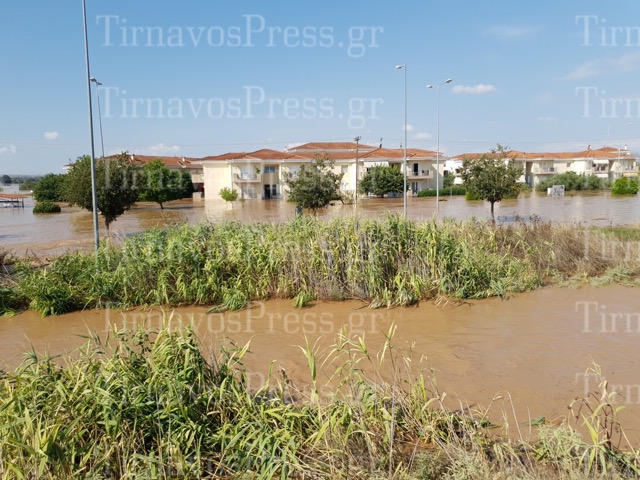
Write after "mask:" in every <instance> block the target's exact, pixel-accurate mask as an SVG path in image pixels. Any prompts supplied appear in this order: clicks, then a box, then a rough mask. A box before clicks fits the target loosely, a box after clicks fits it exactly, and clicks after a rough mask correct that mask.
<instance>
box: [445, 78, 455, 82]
mask: <svg viewBox="0 0 640 480" xmlns="http://www.w3.org/2000/svg"><path fill="white" fill-rule="evenodd" d="M451 82H453V79H452V78H447V79H446V80H445V81H444V83H451Z"/></svg>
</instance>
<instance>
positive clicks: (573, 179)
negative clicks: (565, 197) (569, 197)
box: [536, 172, 608, 192]
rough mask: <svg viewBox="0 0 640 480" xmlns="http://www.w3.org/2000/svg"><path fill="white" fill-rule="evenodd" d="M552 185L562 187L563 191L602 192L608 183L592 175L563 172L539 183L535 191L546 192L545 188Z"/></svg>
mask: <svg viewBox="0 0 640 480" xmlns="http://www.w3.org/2000/svg"><path fill="white" fill-rule="evenodd" d="M554 185H564V189H565V191H571V190H604V189H606V188H607V187H608V182H607V181H606V180H605V179H603V178H599V177H597V176H595V175H593V174H592V175H584V174H577V173H575V172H565V173H561V174H559V175H554V176H553V177H551V178H549V179H547V180H544V181H542V182H540V183H539V184H537V185H536V191H538V192H546V191H547V188H551V187H553V186H554Z"/></svg>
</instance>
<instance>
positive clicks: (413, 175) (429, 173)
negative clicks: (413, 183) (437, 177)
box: [407, 170, 434, 180]
mask: <svg viewBox="0 0 640 480" xmlns="http://www.w3.org/2000/svg"><path fill="white" fill-rule="evenodd" d="M433 173H434V172H433V170H421V171H419V172H416V171H415V170H409V171H408V172H407V177H408V178H410V179H412V180H429V179H432V178H434V177H433Z"/></svg>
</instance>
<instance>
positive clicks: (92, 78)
mask: <svg viewBox="0 0 640 480" xmlns="http://www.w3.org/2000/svg"><path fill="white" fill-rule="evenodd" d="M91 81H92V82H93V83H95V84H96V96H97V97H98V125H100V147H102V158H104V137H103V136H102V112H101V111H100V88H99V87H101V86H102V83H100V82H99V81H98V80H96V77H91Z"/></svg>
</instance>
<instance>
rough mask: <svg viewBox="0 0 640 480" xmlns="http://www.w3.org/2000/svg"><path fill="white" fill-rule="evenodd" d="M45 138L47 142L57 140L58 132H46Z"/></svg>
mask: <svg viewBox="0 0 640 480" xmlns="http://www.w3.org/2000/svg"><path fill="white" fill-rule="evenodd" d="M44 138H46V139H47V140H55V139H56V138H58V132H44Z"/></svg>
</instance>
